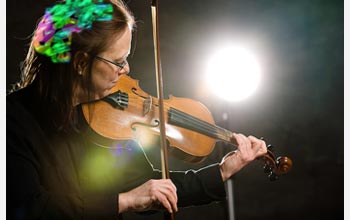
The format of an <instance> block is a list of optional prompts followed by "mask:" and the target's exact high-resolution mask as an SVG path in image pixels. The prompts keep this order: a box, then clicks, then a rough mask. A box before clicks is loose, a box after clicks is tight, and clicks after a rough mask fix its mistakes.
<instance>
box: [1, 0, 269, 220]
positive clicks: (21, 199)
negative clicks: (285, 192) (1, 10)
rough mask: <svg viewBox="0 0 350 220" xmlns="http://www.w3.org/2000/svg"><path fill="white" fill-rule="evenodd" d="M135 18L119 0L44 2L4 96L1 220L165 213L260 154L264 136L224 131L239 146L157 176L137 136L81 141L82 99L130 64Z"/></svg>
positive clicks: (107, 87) (216, 187)
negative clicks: (106, 142)
mask: <svg viewBox="0 0 350 220" xmlns="http://www.w3.org/2000/svg"><path fill="white" fill-rule="evenodd" d="M134 26H135V21H134V18H133V15H132V13H131V12H130V11H129V10H128V8H127V6H126V4H125V3H123V2H122V1H121V0H103V1H102V0H101V1H100V0H90V1H73V0H71V1H68V0H67V1H66V2H63V3H57V4H56V5H54V6H52V7H50V8H48V9H47V10H46V12H45V15H44V16H43V17H42V18H41V20H40V22H39V24H38V26H37V28H36V29H35V31H34V33H33V37H32V40H31V43H30V47H29V50H28V54H27V56H26V58H25V60H24V63H23V67H22V75H21V79H20V81H19V82H18V83H17V85H16V87H15V88H14V89H13V91H12V92H11V93H10V94H8V95H7V106H6V108H7V109H6V111H7V113H6V117H7V127H6V129H7V132H6V133H7V143H6V145H7V159H6V165H7V167H6V169H7V179H6V181H7V184H6V185H7V202H6V204H7V218H8V219H50V220H53V219H60V220H62V219H100V220H103V219H118V218H120V217H121V215H122V213H123V212H126V211H136V212H140V211H147V210H152V209H165V210H167V211H168V212H170V213H173V212H176V211H178V207H183V206H188V205H201V204H206V203H210V202H212V201H218V200H223V199H225V197H226V195H225V189H224V182H225V181H226V180H227V179H228V178H230V177H231V176H232V175H234V174H235V173H237V172H238V171H239V170H240V169H242V168H243V167H244V166H245V165H247V164H248V163H249V162H251V161H252V160H254V159H255V158H257V157H259V156H261V155H263V154H265V153H266V145H265V142H264V141H262V140H259V139H257V138H255V137H253V136H249V137H246V136H245V135H243V134H233V136H234V137H233V138H235V139H236V141H237V143H238V148H237V150H236V151H235V152H233V153H231V154H229V155H227V156H226V157H225V158H223V160H222V162H221V163H220V164H212V165H210V166H207V167H203V168H202V169H200V170H196V171H195V170H188V171H187V172H171V174H170V178H171V179H161V175H160V172H159V171H158V170H156V169H153V166H152V164H151V163H150V162H149V161H148V159H147V156H146V155H145V153H144V151H143V149H142V147H141V146H139V144H138V143H137V142H135V141H133V140H123V141H120V143H118V144H117V145H116V146H113V147H112V146H111V147H101V146H97V145H96V144H95V143H93V142H92V141H90V139H89V138H88V136H87V135H88V133H87V132H86V126H88V123H87V122H86V121H85V120H84V117H82V112H81V105H82V104H83V103H87V102H90V101H93V100H99V99H102V98H104V97H105V96H107V95H109V93H110V91H111V89H112V88H113V87H114V86H115V85H116V83H117V81H118V79H119V78H120V77H121V76H122V75H125V74H128V73H129V71H130V67H129V64H128V61H127V58H128V55H129V54H130V47H131V40H132V39H131V38H132V32H133V28H134Z"/></svg>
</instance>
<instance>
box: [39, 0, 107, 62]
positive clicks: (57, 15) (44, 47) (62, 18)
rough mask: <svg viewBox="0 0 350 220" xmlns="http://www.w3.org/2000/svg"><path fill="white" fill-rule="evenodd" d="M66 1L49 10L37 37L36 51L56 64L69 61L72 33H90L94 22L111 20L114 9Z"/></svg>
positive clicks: (79, 0) (89, 1) (88, 0)
mask: <svg viewBox="0 0 350 220" xmlns="http://www.w3.org/2000/svg"><path fill="white" fill-rule="evenodd" d="M92 1H93V0H66V2H65V3H63V4H56V5H55V6H53V7H50V8H47V9H46V11H45V16H44V17H43V19H42V20H41V21H40V23H39V25H38V28H37V29H36V31H35V33H34V38H33V46H34V49H35V50H36V51H37V52H38V53H40V54H44V55H46V56H48V57H51V61H52V62H54V63H66V62H69V61H70V58H71V54H70V44H71V38H72V33H73V32H80V31H82V30H84V29H89V28H91V26H92V23H93V22H94V21H109V20H111V19H112V13H113V7H112V5H111V4H103V3H102V0H98V2H97V3H96V4H95V3H93V2H92Z"/></svg>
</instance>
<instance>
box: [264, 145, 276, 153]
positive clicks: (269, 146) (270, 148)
mask: <svg viewBox="0 0 350 220" xmlns="http://www.w3.org/2000/svg"><path fill="white" fill-rule="evenodd" d="M266 148H267V150H269V151H271V152H273V150H274V148H275V147H274V146H272V145H271V144H269V145H267V147H266Z"/></svg>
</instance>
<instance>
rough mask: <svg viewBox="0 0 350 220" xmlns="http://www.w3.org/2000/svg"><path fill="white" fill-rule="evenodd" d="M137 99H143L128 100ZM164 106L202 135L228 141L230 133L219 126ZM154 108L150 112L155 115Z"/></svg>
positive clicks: (153, 104) (169, 106) (167, 105)
mask: <svg viewBox="0 0 350 220" xmlns="http://www.w3.org/2000/svg"><path fill="white" fill-rule="evenodd" d="M138 99H144V98H142V97H136V98H132V99H129V100H133V101H135V100H138ZM133 101H132V102H129V103H130V104H132V103H134V102H133ZM156 105H158V104H157V103H152V106H156ZM164 106H165V107H166V108H167V111H169V109H170V108H173V109H174V111H172V114H173V115H174V116H176V117H178V118H179V119H182V120H185V121H186V122H187V123H189V124H188V125H193V126H191V127H193V128H194V129H196V130H197V129H198V130H199V131H202V133H203V132H204V133H209V134H212V135H214V136H215V137H217V138H219V139H222V140H226V141H230V137H231V136H232V132H230V131H228V130H226V129H224V128H221V127H219V126H216V125H212V124H210V123H208V122H205V121H203V120H201V119H198V118H196V117H194V116H192V115H189V114H187V113H185V112H182V111H179V110H177V109H176V108H174V107H172V106H171V105H169V104H166V103H164ZM154 109H155V108H151V109H150V112H152V113H155V112H156V111H155V110H154Z"/></svg>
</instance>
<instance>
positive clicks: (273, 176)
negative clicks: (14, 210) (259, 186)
mask: <svg viewBox="0 0 350 220" xmlns="http://www.w3.org/2000/svg"><path fill="white" fill-rule="evenodd" d="M278 178H279V176H278V175H276V174H275V173H274V172H271V173H270V174H269V179H270V181H276V180H278Z"/></svg>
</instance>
